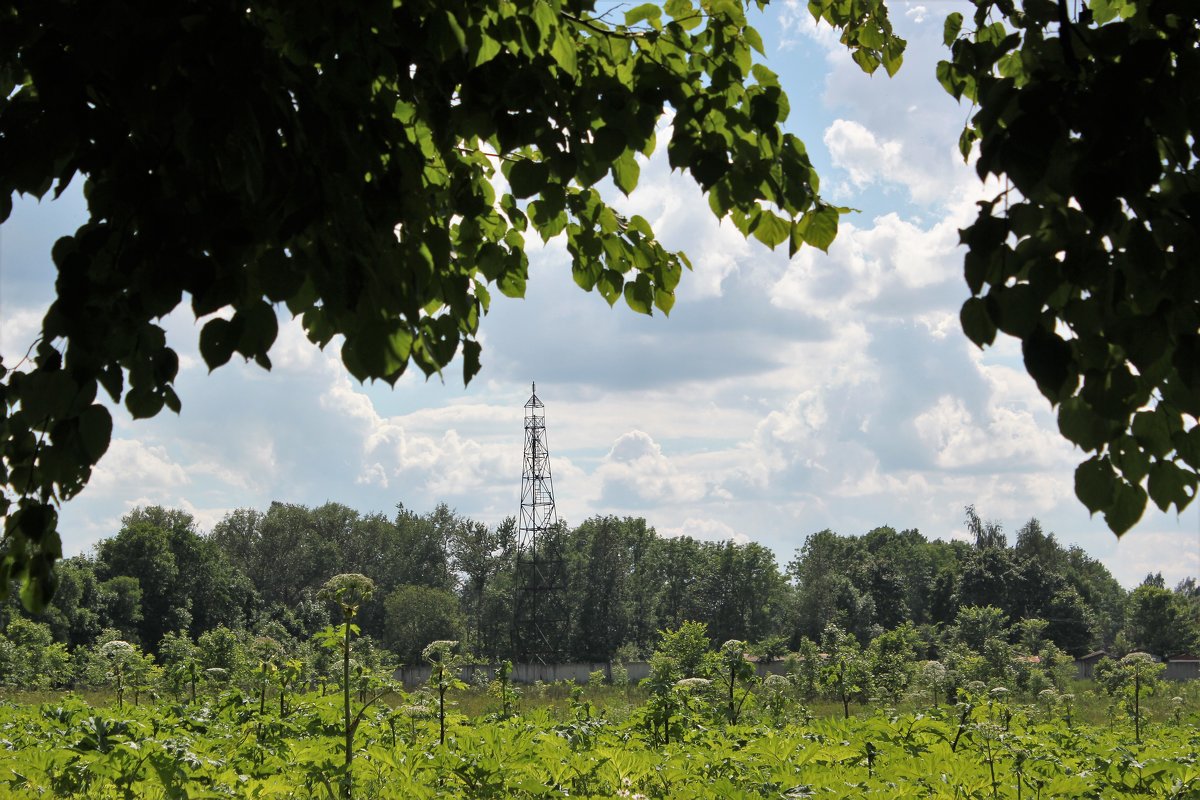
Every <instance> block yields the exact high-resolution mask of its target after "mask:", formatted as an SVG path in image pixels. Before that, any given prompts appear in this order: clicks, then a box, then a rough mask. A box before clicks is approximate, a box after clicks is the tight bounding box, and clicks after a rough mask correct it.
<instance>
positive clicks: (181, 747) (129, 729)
mask: <svg viewBox="0 0 1200 800" xmlns="http://www.w3.org/2000/svg"><path fill="white" fill-rule="evenodd" d="M342 701H343V698H342V697H340V696H335V695H330V696H326V697H321V696H319V695H316V694H308V695H296V696H292V697H289V698H286V703H285V704H284V714H283V715H282V716H281V715H280V709H279V704H278V703H277V702H264V701H263V698H260V697H256V696H253V695H244V694H242V693H240V692H227V693H224V694H221V695H218V696H214V697H210V698H207V699H206V698H200V699H199V700H198V701H197V702H196V703H189V704H172V703H166V702H159V703H157V704H153V705H148V704H144V705H141V706H133V705H132V704H130V703H128V702H126V703H125V704H124V707H123V708H117V707H116V706H114V705H105V706H99V705H92V704H89V703H88V702H87V701H86V700H84V699H83V698H80V697H77V696H73V695H68V696H65V697H62V698H55V699H53V700H51V701H50V702H45V703H41V704H36V703H28V702H26V703H16V702H8V701H6V702H0V797H2V796H8V797H22V798H25V797H84V798H189V799H195V798H216V797H222V798H224V797H231V798H232V797H238V798H241V797H248V798H256V797H258V798H268V797H272V798H290V797H299V798H306V797H332V798H341V797H346V796H353V797H359V798H376V797H406V798H407V797H411V798H426V797H456V798H491V797H495V798H501V797H513V798H564V797H626V798H641V797H644V798H690V797H705V798H718V797H719V798H803V797H830V798H839V797H847V798H849V797H863V796H877V797H932V798H1022V799H1023V798H1050V797H1092V798H1109V797H1179V798H1195V797H1200V758H1198V757H1197V752H1198V751H1200V730H1198V729H1197V727H1196V725H1195V720H1194V719H1190V720H1189V719H1180V718H1178V716H1177V718H1176V719H1174V720H1171V719H1162V720H1159V721H1156V722H1151V723H1150V724H1148V725H1146V726H1144V727H1143V729H1142V731H1141V740H1142V741H1141V742H1140V743H1138V742H1136V741H1135V734H1134V730H1133V727H1132V726H1131V725H1125V724H1123V723H1122V722H1117V723H1114V724H1111V725H1099V726H1098V725H1093V724H1081V723H1079V722H1075V723H1074V724H1072V725H1070V726H1068V724H1067V721H1066V719H1064V718H1063V717H1062V716H1061V709H1060V708H1052V707H1040V706H1038V705H1036V704H1020V703H1015V702H1013V703H1009V702H1006V698H1005V697H1004V696H1003V694H1002V693H1001V694H999V695H996V694H989V695H984V696H981V697H977V698H974V699H973V700H971V701H970V702H962V703H959V704H957V705H954V706H943V707H942V708H940V709H933V710H930V711H928V712H926V713H915V712H908V713H900V714H888V713H885V712H876V713H874V714H871V715H867V716H859V717H854V716H852V717H851V718H849V719H841V718H838V717H819V718H811V717H809V716H808V715H807V714H806V713H805V712H804V711H803V708H802V707H798V709H799V710H798V711H797V708H793V709H790V710H787V709H778V708H776V709H771V708H768V707H767V706H766V705H765V704H764V705H762V706H761V707H758V708H755V713H754V714H752V715H748V717H747V718H753V719H756V720H757V721H755V722H753V723H752V724H737V725H725V724H723V723H722V722H720V721H719V719H718V718H717V717H715V716H714V715H713V714H711V713H710V711H711V707H708V706H705V704H704V702H703V700H702V699H698V700H697V702H696V703H695V704H694V706H695V707H692V706H691V705H689V703H687V702H686V701H685V702H683V703H681V704H680V705H679V706H678V707H676V708H675V709H674V710H673V711H672V715H668V716H666V717H663V716H662V715H659V716H657V717H656V716H655V715H654V714H652V713H650V711H649V708H648V706H644V705H633V706H626V707H623V708H614V711H616V712H617V713H613V714H611V715H610V714H607V713H606V712H605V710H604V708H600V709H599V710H598V709H597V708H596V707H595V706H594V705H593V704H592V703H591V702H587V701H585V700H583V699H582V697H581V696H580V694H579V693H578V692H577V693H576V695H575V699H574V700H573V701H571V702H570V705H569V706H561V705H560V706H559V707H555V706H541V707H530V708H526V709H523V710H521V711H520V712H519V713H517V714H515V715H513V716H511V717H509V718H507V719H504V718H501V717H502V715H501V714H499V713H490V714H483V715H479V716H473V717H467V716H464V715H462V714H454V713H448V715H447V720H446V723H447V725H446V739H445V743H444V744H443V743H440V742H439V737H440V732H439V730H440V724H439V723H440V721H439V719H438V715H437V706H436V703H434V702H431V698H425V699H424V700H421V699H419V698H416V697H402V698H399V702H398V704H397V705H395V707H393V706H392V705H390V704H387V703H382V702H380V703H376V704H374V705H371V706H369V707H365V708H364V707H361V706H359V707H358V708H362V709H363V713H362V715H361V723H360V724H359V725H358V726H357V728H356V729H355V730H354V731H353V740H354V750H353V765H352V767H351V780H350V781H347V780H346V770H345V766H344V762H345V749H344V741H345V717H344V707H343V704H342ZM1189 716H1191V715H1189ZM652 723H658V724H657V725H656V724H652Z"/></svg>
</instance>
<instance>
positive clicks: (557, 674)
mask: <svg viewBox="0 0 1200 800" xmlns="http://www.w3.org/2000/svg"><path fill="white" fill-rule="evenodd" d="M624 666H625V671H626V673H627V674H628V676H629V682H630V683H633V684H636V683H639V682H640V681H643V680H645V679H646V678H648V677H649V676H650V662H649V661H627V662H625V664H624ZM754 666H755V668H756V669H757V671H758V677H760V678H765V677H766V676H767V675H771V674H775V675H782V674H783V662H782V661H773V662H771V663H770V664H755V665H754ZM612 667H613V665H612V662H609V661H592V662H572V663H566V664H540V663H538V664H515V665H514V666H513V672H512V682H513V683H518V684H532V683H536V682H537V681H541V682H542V683H555V682H557V681H573V682H575V683H578V684H584V683H587V682H588V676H589V675H591V673H593V672H603V673H604V680H605V681H606V682H611V681H612ZM429 673H430V669H429V666H428V665H427V664H416V665H413V666H409V667H401V668H400V669H398V670H396V673H395V676H394V677H395V679H396V680H398V681H399V682H400V683H402V684H404V686H406V687H409V688H412V687H414V686H419V685H421V684H423V683H426V682H427V681H428V680H429ZM459 677H460V678H462V680H463V681H465V682H467V683H469V684H480V683H487V682H488V681H491V680H493V679H495V677H496V665H495V664H468V665H466V666H464V667H463V669H462V672H461V673H459Z"/></svg>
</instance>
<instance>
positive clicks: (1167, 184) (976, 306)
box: [938, 0, 1200, 536]
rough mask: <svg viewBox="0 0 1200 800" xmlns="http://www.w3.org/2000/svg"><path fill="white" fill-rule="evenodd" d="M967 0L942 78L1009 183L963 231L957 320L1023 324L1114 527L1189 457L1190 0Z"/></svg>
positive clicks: (1186, 472) (1096, 507) (987, 332)
mask: <svg viewBox="0 0 1200 800" xmlns="http://www.w3.org/2000/svg"><path fill="white" fill-rule="evenodd" d="M1068 11H1069V9H1068V4H1067V3H1066V2H1065V0H1059V2H1057V3H1056V2H1053V1H1052V0H1025V2H1023V3H1022V4H1021V5H1020V7H1018V6H1017V4H1016V3H1015V2H1014V1H1013V0H975V13H974V19H973V25H974V27H973V29H969V30H964V29H963V24H964V20H963V17H962V15H961V14H957V13H955V14H951V15H950V16H949V18H948V19H947V20H946V28H945V38H946V44H947V45H948V46H950V47H951V53H952V55H951V58H950V60H949V61H945V62H942V63H941V64H939V65H938V78H939V79H940V81H941V83H942V85H943V86H944V87H945V88H946V90H947V91H949V92H950V93H951V94H953V95H954V96H955V97H956V98H960V99H966V100H969V101H971V102H972V103H973V104H974V105H975V107H976V109H977V110H976V113H975V114H974V116H973V117H972V118H971V120H970V122H969V123H968V125H967V128H966V130H965V131H964V132H963V135H962V139H961V146H962V151H963V155H964V156H966V155H967V154H969V153H970V152H971V151H972V148H973V147H974V145H975V144H976V143H978V146H979V160H978V162H977V164H976V166H977V169H978V172H979V176H980V177H981V178H987V177H988V176H990V175H994V176H996V177H998V178H1000V179H1001V180H1002V181H1003V183H1004V186H1005V190H1004V192H1003V193H1002V194H1000V195H999V196H997V197H995V198H994V199H992V200H990V201H987V202H983V203H980V204H979V214H978V217H977V218H976V220H975V222H974V223H973V224H972V225H971V226H970V227H968V228H966V229H965V230H963V231H962V241H963V243H964V244H966V245H967V247H968V253H967V255H966V262H965V265H964V266H965V273H966V279H967V284H968V285H969V287H970V290H971V293H972V295H973V296H972V297H971V298H970V299H968V300H967V301H966V303H965V304H964V305H963V307H962V325H963V330H964V331H965V332H966V334H967V336H968V337H970V338H971V340H972V341H974V342H975V343H976V344H977V345H979V346H980V347H983V346H985V345H989V344H991V343H992V342H993V341H994V340H995V337H996V333H997V332H998V331H1000V332H1003V333H1006V334H1008V335H1010V336H1015V337H1017V338H1018V339H1020V340H1021V345H1022V350H1023V352H1024V357H1025V366H1026V369H1027V370H1028V372H1029V374H1030V375H1031V376H1032V377H1033V379H1034V380H1035V381H1037V385H1038V388H1039V389H1041V391H1042V393H1043V394H1044V395H1045V396H1046V397H1047V398H1048V399H1049V400H1050V402H1051V403H1052V404H1053V405H1055V406H1057V407H1058V425H1059V430H1060V431H1061V432H1062V434H1063V436H1065V437H1066V438H1067V439H1068V440H1070V441H1071V442H1074V443H1075V444H1077V445H1078V446H1079V447H1080V448H1082V449H1083V450H1084V451H1085V452H1087V453H1090V454H1091V455H1090V456H1089V457H1088V458H1087V460H1086V461H1084V462H1083V463H1082V464H1080V465H1079V467H1078V469H1077V470H1076V472H1075V493H1076V495H1078V497H1079V499H1080V500H1081V501H1082V502H1083V504H1084V505H1085V506H1087V508H1088V509H1089V510H1090V511H1091V512H1092V513H1093V514H1094V513H1096V512H1101V513H1103V515H1104V518H1105V521H1106V522H1107V523H1108V526H1109V527H1110V528H1111V529H1112V530H1113V531H1114V532H1115V533H1116V534H1117V535H1118V536H1119V535H1121V534H1122V533H1124V532H1125V531H1127V530H1128V529H1129V528H1130V527H1131V526H1132V525H1133V524H1134V523H1135V522H1137V520H1138V519H1139V518H1140V517H1141V515H1142V512H1143V510H1144V509H1145V506H1146V500H1147V497H1149V499H1150V500H1152V501H1153V502H1154V504H1155V505H1156V506H1158V507H1159V508H1160V509H1162V510H1163V511H1166V510H1168V509H1169V508H1170V507H1172V506H1174V507H1175V509H1176V511H1177V512H1182V511H1183V509H1184V508H1185V507H1186V506H1187V505H1188V503H1190V502H1191V501H1192V499H1193V498H1195V496H1196V491H1197V480H1198V470H1200V427H1198V426H1197V424H1196V421H1197V418H1198V417H1200V270H1197V268H1196V264H1197V262H1198V261H1200V233H1198V231H1200V226H1198V224H1197V223H1198V220H1200V174H1198V172H1197V160H1196V158H1197V156H1198V155H1200V143H1198V138H1200V137H1197V133H1198V130H1200V128H1198V124H1200V123H1198V120H1200V116H1197V112H1198V111H1200V49H1198V48H1200V25H1198V24H1197V7H1196V4H1195V3H1194V2H1192V0H1139V2H1133V1H1132V0H1091V2H1090V3H1089V4H1088V7H1087V8H1085V9H1083V10H1082V11H1081V12H1080V13H1079V14H1078V16H1075V15H1074V14H1072V13H1068Z"/></svg>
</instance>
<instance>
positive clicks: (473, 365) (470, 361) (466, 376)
mask: <svg viewBox="0 0 1200 800" xmlns="http://www.w3.org/2000/svg"><path fill="white" fill-rule="evenodd" d="M482 349H483V348H481V347H480V346H479V342H477V341H475V340H473V339H468V340H467V341H465V342H463V385H466V384H468V383H470V382H471V379H472V378H474V377H475V376H476V375H478V374H479V370H480V369H481V367H482V365H481V364H480V361H479V355H480V353H481V352H482Z"/></svg>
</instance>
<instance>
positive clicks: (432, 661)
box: [421, 639, 467, 745]
mask: <svg viewBox="0 0 1200 800" xmlns="http://www.w3.org/2000/svg"><path fill="white" fill-rule="evenodd" d="M457 651H458V642H457V641H455V640H453V639H439V640H438V641H435V642H430V643H429V644H428V645H426V646H425V649H424V650H423V651H421V656H422V657H423V658H424V659H425V660H426V661H428V662H429V666H430V667H431V669H430V672H429V685H430V687H432V688H433V690H434V691H435V692H436V693H437V699H438V707H437V716H438V744H442V745H444V744H445V743H446V692H448V691H449V690H451V689H466V688H467V684H466V683H465V682H463V680H462V678H460V677H459V671H460V670H461V669H462V665H463V660H464V659H463V656H462V655H461V654H460V653H458V652H457Z"/></svg>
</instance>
